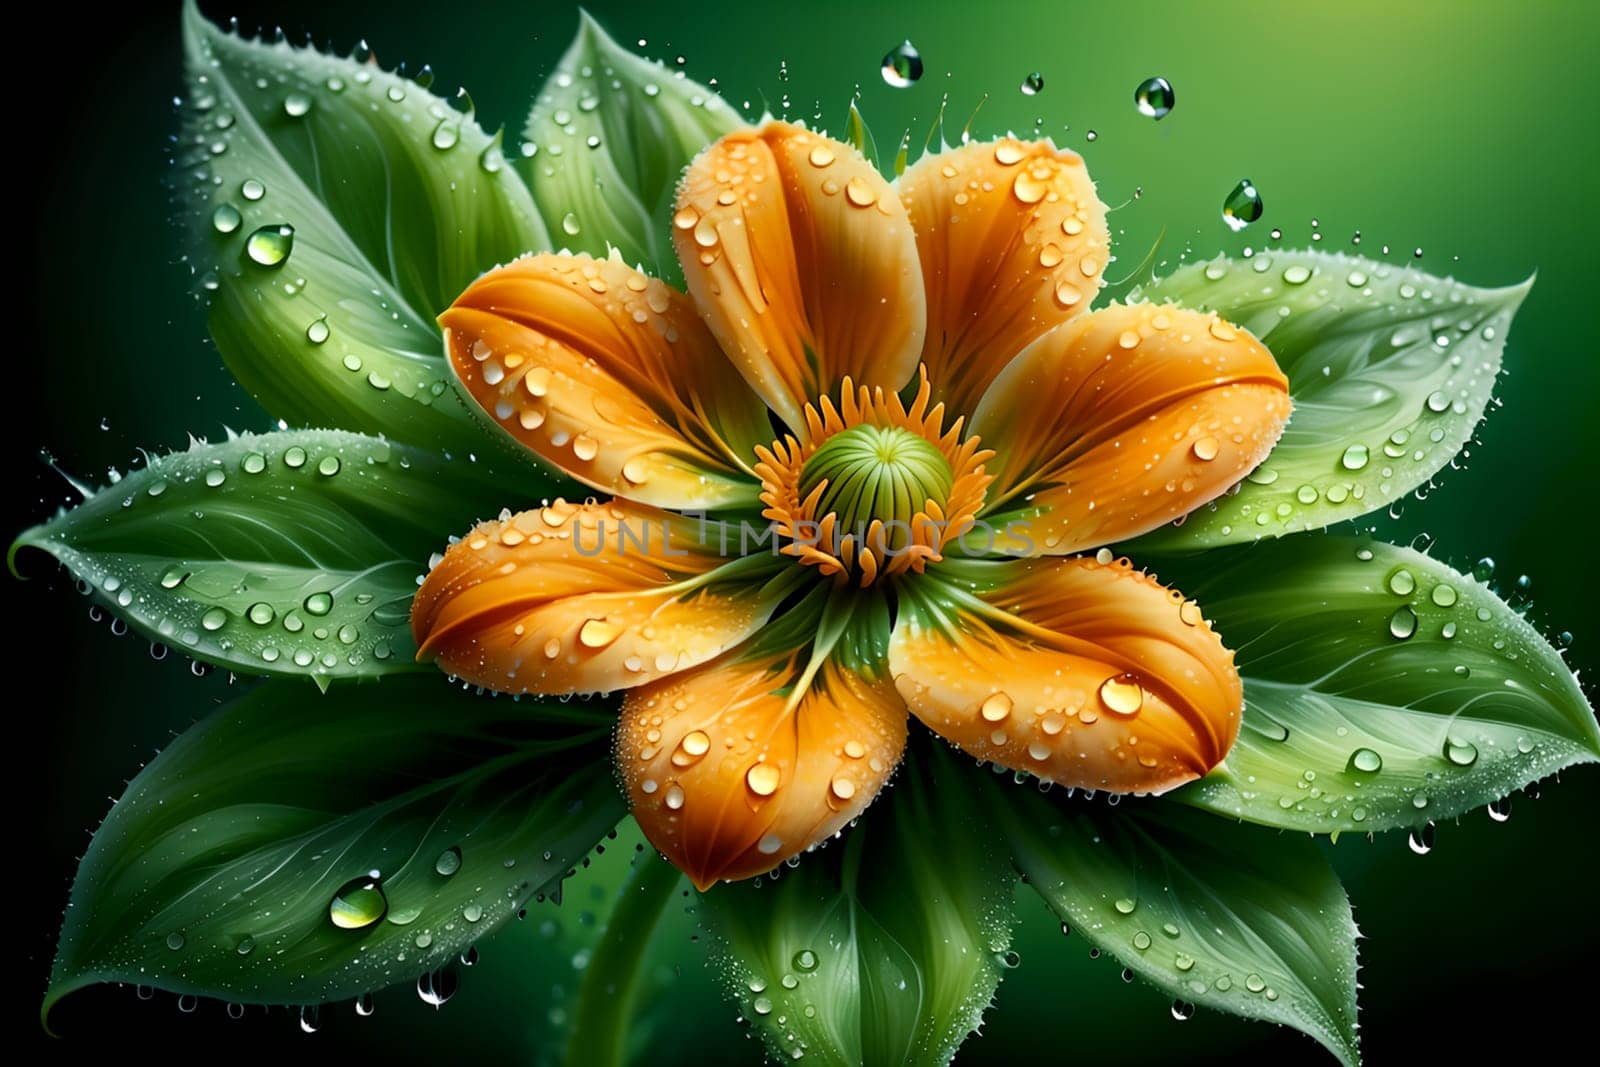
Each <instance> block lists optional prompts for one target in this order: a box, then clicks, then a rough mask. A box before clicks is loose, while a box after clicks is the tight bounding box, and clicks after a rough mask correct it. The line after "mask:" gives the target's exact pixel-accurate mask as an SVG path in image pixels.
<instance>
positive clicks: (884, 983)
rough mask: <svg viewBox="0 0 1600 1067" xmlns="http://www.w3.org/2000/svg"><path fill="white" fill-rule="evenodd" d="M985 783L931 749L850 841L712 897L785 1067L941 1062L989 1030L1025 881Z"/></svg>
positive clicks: (751, 1004) (741, 986) (746, 995)
mask: <svg viewBox="0 0 1600 1067" xmlns="http://www.w3.org/2000/svg"><path fill="white" fill-rule="evenodd" d="M981 773H982V772H980V771H978V770H977V768H975V767H973V766H971V764H970V762H963V763H959V764H958V763H957V762H956V761H955V760H954V759H952V758H951V757H950V756H949V755H948V754H946V753H945V752H944V751H942V750H941V749H940V748H939V747H936V746H935V745H934V744H931V743H924V744H922V745H920V746H919V747H917V748H915V750H914V751H913V752H912V753H910V754H909V755H908V766H907V767H906V768H905V769H904V770H902V771H901V774H900V778H899V780H898V781H897V782H896V783H895V784H894V785H893V787H892V789H891V791H890V793H889V794H888V795H887V796H885V797H883V798H881V799H880V800H879V801H878V802H877V804H876V805H875V806H874V807H873V809H872V810H871V811H870V812H869V814H868V815H867V817H866V818H865V819H863V820H862V822H861V823H860V824H859V825H857V826H856V827H855V828H853V829H851V830H849V831H847V832H846V834H845V837H844V840H843V841H842V842H841V843H838V844H835V845H833V846H832V847H829V848H828V849H826V850H825V851H822V852H818V853H813V854H811V855H809V856H806V857H804V858H803V859H802V861H801V862H800V865H799V866H798V867H796V868H795V869H793V870H781V871H780V873H781V877H775V876H768V877H766V878H763V879H757V880H756V881H755V882H745V883H737V884H732V885H726V886H722V887H719V888H717V889H715V890H712V891H711V892H710V893H708V894H707V895H706V897H705V898H704V902H705V910H706V911H707V912H708V913H710V915H711V917H712V921H713V924H714V928H715V929H716V931H717V933H718V935H719V943H718V946H717V951H718V952H719V955H720V956H721V959H722V965H723V967H722V970H723V975H724V978H725V980H726V981H727V983H728V988H729V990H730V992H731V994H732V995H733V997H734V998H735V999H736V1000H737V1001H738V1003H739V1006H740V1009H741V1012H742V1014H743V1015H744V1017H745V1018H747V1019H749V1020H751V1021H752V1022H753V1024H754V1025H755V1027H756V1030H757V1032H758V1033H759V1034H760V1035H761V1039H762V1041H763V1042H764V1043H765V1044H766V1046H767V1050H768V1052H769V1054H770V1055H771V1056H772V1058H773V1059H774V1060H785V1059H789V1058H791V1057H793V1056H794V1055H795V1052H796V1051H797V1049H803V1050H804V1055H805V1058H806V1061H807V1062H820V1063H824V1064H868V1065H874V1064H896V1065H897V1064H908V1063H915V1064H924V1063H932V1064H943V1063H948V1062H949V1061H950V1059H951V1057H952V1056H954V1055H955V1051H956V1049H957V1047H958V1046H959V1045H960V1044H961V1042H962V1041H963V1040H964V1039H965V1038H966V1036H967V1035H968V1034H969V1033H971V1032H973V1031H974V1030H976V1029H977V1027H978V1024H979V1022H980V1020H981V1018H982V1014H983V1010H984V1008H985V1007H987V1006H988V1004H989V1001H990V998H991V997H992V996H993V995H994V991H995V988H996V986H997V985H998V984H999V981H1000V969H1001V964H1000V963H999V962H998V958H999V956H1000V954H1001V953H1004V952H1005V951H1006V948H1007V946H1008V944H1009V942H1010V937H1011V894H1012V888H1013V885H1014V881H1013V879H1012V877H1011V873H1010V871H1008V870H1007V865H1006V858H1005V853H1004V851H1003V850H1002V849H1001V848H1000V845H999V843H998V842H997V841H995V839H994V835H993V834H992V833H991V832H990V830H989V827H988V826H987V825H986V824H985V822H984V821H983V819H982V813H981V811H980V809H979V804H978V801H979V793H978V791H977V785H976V783H975V779H976V777H977V776H978V775H979V774H981Z"/></svg>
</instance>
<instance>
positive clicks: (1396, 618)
mask: <svg viewBox="0 0 1600 1067" xmlns="http://www.w3.org/2000/svg"><path fill="white" fill-rule="evenodd" d="M1416 632H1417V613H1416V612H1415V611H1412V610H1411V605H1409V604H1403V605H1401V606H1400V607H1399V608H1396V609H1395V613H1394V614H1393V615H1391V616H1389V636H1391V637H1393V638H1394V639H1395V640H1396V641H1404V640H1406V639H1407V638H1409V637H1410V636H1411V635H1412V634H1414V633H1416Z"/></svg>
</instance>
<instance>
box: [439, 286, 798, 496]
mask: <svg viewBox="0 0 1600 1067" xmlns="http://www.w3.org/2000/svg"><path fill="white" fill-rule="evenodd" d="M439 323H440V325H441V326H443V327H444V330H445V339H446V344H447V347H448V349H449V353H450V363H451V367H452V368H453V369H454V371H455V373H456V376H457V378H459V379H460V381H461V383H462V384H463V385H464V386H465V387H466V389H467V392H468V393H470V394H471V396H472V398H473V399H474V400H476V401H477V402H478V405H479V406H480V407H481V408H482V409H483V410H484V411H485V412H486V413H487V414H488V415H489V416H490V417H491V418H492V419H493V421H494V423H495V424H496V425H497V426H499V427H500V428H501V429H502V430H504V431H505V432H506V433H507V434H509V435H511V437H513V438H515V439H516V440H517V441H519V442H521V443H522V444H524V445H526V446H527V447H528V448H530V449H532V450H533V451H534V452H536V453H538V454H539V455H540V456H542V457H543V458H544V459H546V460H548V461H549V462H551V463H553V464H554V465H555V466H557V467H559V468H561V470H563V471H565V472H566V473H567V474H570V475H571V476H572V477H574V478H576V479H578V480H579V481H581V482H583V483H585V484H586V485H590V486H593V487H594V488H596V489H600V490H602V491H605V492H609V493H615V494H616V495H618V496H622V497H626V498H628V499H632V500H640V501H643V502H645V503H650V504H655V505H657V506H660V507H677V508H698V507H718V506H726V505H729V504H735V503H748V502H750V501H751V500H753V499H754V496H755V489H754V487H753V483H752V482H751V481H750V480H749V479H748V477H747V474H748V470H749V467H748V464H749V463H751V462H753V457H754V451H755V446H756V445H758V444H766V443H767V442H768V441H770V440H771V438H772V430H771V427H770V424H769V423H768V420H767V414H766V407H765V405H763V404H762V403H761V401H760V399H759V398H757V397H756V396H755V394H753V393H751V392H750V390H749V389H748V388H747V387H746V386H745V385H744V383H743V382H741V381H739V380H738V377H737V376H736V375H734V374H731V373H729V368H728V365H727V361H726V360H725V359H724V358H723V356H722V354H721V353H720V352H719V351H718V350H717V345H716V342H715V340H713V339H712V337H711V334H710V333H709V332H708V331H707V330H706V328H705V326H704V324H703V323H701V321H700V319H699V318H698V316H697V315H696V314H695V310H694V305H693V303H692V302H691V301H690V300H689V298H688V297H687V296H685V295H684V294H683V293H680V292H678V291H677V290H675V289H673V288H671V287H670V286H668V285H667V284H666V283H665V282H662V281H660V280H658V279H654V278H647V277H645V276H644V275H643V274H641V273H639V272H638V271H636V270H634V269H632V268H631V267H628V266H626V265H625V264H623V263H622V262H621V260H619V259H615V258H613V259H604V260H602V259H593V258H591V257H589V256H568V255H536V256H526V257H524V258H522V259H519V260H517V261H516V262H515V263H512V264H510V265H508V266H505V267H499V268H497V269H495V270H492V271H490V272H489V273H487V274H485V275H484V276H483V277H481V278H479V279H478V280H477V281H475V282H473V283H472V285H471V286H469V287H468V288H467V291H466V292H464V293H462V294H461V295H460V296H459V297H457V298H456V302H455V304H454V305H452V306H451V308H450V309H449V310H448V311H446V312H445V313H444V314H443V315H441V316H439Z"/></svg>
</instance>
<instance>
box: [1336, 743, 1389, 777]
mask: <svg viewBox="0 0 1600 1067" xmlns="http://www.w3.org/2000/svg"><path fill="white" fill-rule="evenodd" d="M1345 770H1347V771H1350V772H1351V773H1352V774H1377V773H1378V772H1379V771H1381V770H1383V757H1382V756H1380V755H1378V754H1377V753H1376V752H1374V751H1373V750H1372V749H1370V748H1358V749H1356V750H1355V751H1354V752H1352V753H1350V761H1349V762H1348V763H1346V764H1345Z"/></svg>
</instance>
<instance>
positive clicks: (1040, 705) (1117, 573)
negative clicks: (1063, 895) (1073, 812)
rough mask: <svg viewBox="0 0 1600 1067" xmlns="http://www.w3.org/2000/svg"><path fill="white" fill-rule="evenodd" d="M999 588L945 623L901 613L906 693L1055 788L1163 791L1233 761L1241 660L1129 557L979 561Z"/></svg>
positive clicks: (897, 667) (977, 746) (977, 750)
mask: <svg viewBox="0 0 1600 1067" xmlns="http://www.w3.org/2000/svg"><path fill="white" fill-rule="evenodd" d="M977 567H978V568H979V569H980V572H981V571H984V570H986V571H988V573H989V574H991V575H992V576H994V578H996V579H997V580H995V581H993V582H992V583H991V586H990V591H989V592H988V593H986V594H984V596H983V601H984V602H986V603H981V604H980V603H974V604H973V605H972V606H971V607H967V608H962V609H960V610H958V611H957V612H956V613H955V615H954V616H953V617H951V618H949V619H947V620H946V621H945V622H943V623H936V624H930V622H929V618H928V616H927V615H926V614H925V613H920V612H917V611H909V612H908V611H902V613H901V616H900V620H899V622H898V623H897V625H896V627H895V631H894V636H893V638H892V639H891V641H890V645H889V665H890V669H891V670H892V671H893V673H894V676H895V684H896V685H897V686H898V687H899V689H900V695H901V696H903V697H904V698H905V701H906V705H907V706H908V707H909V708H910V709H911V712H912V714H913V715H915V716H916V717H917V718H919V719H921V720H922V721H923V722H924V723H925V724H927V726H928V727H929V729H931V730H934V731H935V732H936V733H939V734H940V735H942V736H943V737H945V738H946V739H947V740H949V741H951V742H953V743H955V744H956V745H958V746H960V747H961V748H962V749H964V750H966V751H967V752H970V753H971V754H972V755H974V756H976V757H978V758H979V759H984V760H992V761H993V762H995V763H999V764H1002V765H1004V766H1006V767H1011V768H1013V769H1016V770H1022V771H1028V772H1029V773H1031V774H1035V775H1038V776H1039V777H1040V778H1044V779H1046V780H1049V781H1053V782H1059V783H1061V784H1063V785H1069V786H1075V787H1080V788H1086V789H1106V790H1110V791H1112V792H1117V793H1126V792H1140V793H1144V792H1152V793H1156V792H1162V791H1165V790H1167V789H1171V788H1172V787H1174V786H1176V785H1179V784H1181V783H1183V782H1187V781H1190V780H1192V779H1195V778H1198V777H1200V776H1201V775H1203V774H1205V773H1206V772H1207V771H1208V770H1210V769H1211V768H1212V767H1214V766H1216V765H1217V764H1218V763H1219V762H1221V760H1222V758H1223V757H1224V756H1225V755H1227V753H1228V749H1229V748H1230V747H1231V746H1232V745H1233V741H1234V738H1235V737H1237V736H1238V733H1239V718H1240V710H1241V708H1242V706H1243V703H1244V693H1243V688H1242V686H1241V684H1240V681H1239V675H1238V672H1237V671H1235V670H1234V667H1233V654H1232V653H1231V652H1230V651H1228V649H1226V648H1224V647H1223V644H1222V641H1221V639H1220V638H1219V637H1218V636H1217V635H1216V633H1214V632H1213V631H1212V629H1211V627H1210V625H1209V624H1208V623H1206V622H1205V621H1204V619H1202V618H1201V615H1200V609H1199V607H1198V605H1196V604H1195V603H1194V602H1193V601H1185V600H1184V599H1183V597H1182V596H1181V595H1180V594H1178V593H1177V592H1175V591H1170V590H1168V589H1166V588H1165V587H1163V586H1162V585H1161V584H1160V583H1158V582H1156V581H1155V580H1154V579H1152V578H1150V577H1148V576H1147V575H1145V574H1143V573H1141V572H1139V571H1135V570H1133V569H1132V567H1131V566H1130V565H1129V564H1128V562H1127V560H1120V561H1117V562H1115V563H1107V564H1101V563H1098V562H1096V561H1095V560H1093V559H1088V558H1077V559H1068V560H1057V559H1041V560H1026V561H1012V562H1005V563H992V564H979V565H977Z"/></svg>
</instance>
